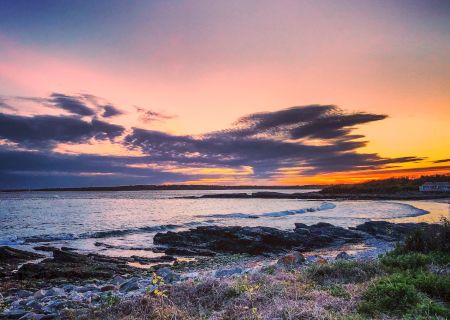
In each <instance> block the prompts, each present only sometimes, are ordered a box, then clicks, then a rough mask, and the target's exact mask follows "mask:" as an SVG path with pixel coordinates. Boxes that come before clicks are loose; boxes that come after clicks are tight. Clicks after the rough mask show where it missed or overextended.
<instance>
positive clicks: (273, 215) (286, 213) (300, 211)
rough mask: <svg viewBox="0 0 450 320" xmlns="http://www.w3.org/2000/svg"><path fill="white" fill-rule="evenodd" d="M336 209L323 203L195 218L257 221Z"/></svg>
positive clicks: (334, 206)
mask: <svg viewBox="0 0 450 320" xmlns="http://www.w3.org/2000/svg"><path fill="white" fill-rule="evenodd" d="M334 208H336V205H335V204H334V203H332V202H323V203H321V204H320V205H319V206H318V207H308V208H302V209H297V210H285V211H276V212H267V213H260V214H248V213H226V214H211V215H206V216H196V217H198V218H205V217H208V218H222V219H258V218H267V217H270V218H278V217H286V216H292V215H296V214H304V213H308V212H317V211H323V210H331V209H334Z"/></svg>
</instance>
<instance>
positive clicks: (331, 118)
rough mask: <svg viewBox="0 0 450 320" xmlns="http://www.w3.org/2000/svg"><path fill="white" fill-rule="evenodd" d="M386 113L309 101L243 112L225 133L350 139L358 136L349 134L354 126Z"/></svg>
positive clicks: (375, 119) (291, 137) (374, 119)
mask: <svg viewBox="0 0 450 320" xmlns="http://www.w3.org/2000/svg"><path fill="white" fill-rule="evenodd" d="M386 117H387V116H386V115H379V114H370V113H364V112H358V113H344V112H343V111H342V110H341V109H340V108H338V107H336V106H333V105H308V106H303V107H292V108H288V109H284V110H280V111H275V112H263V113H255V114H251V115H248V116H245V117H243V118H241V119H239V120H238V121H237V123H236V125H237V129H233V130H229V132H228V133H229V134H232V135H233V134H234V135H237V136H254V135H262V134H266V135H270V136H279V137H281V138H287V139H305V138H309V139H345V140H353V139H356V138H361V136H359V135H350V132H351V131H352V129H354V127H355V126H357V125H360V124H364V123H368V122H373V121H379V120H383V119H385V118H386Z"/></svg>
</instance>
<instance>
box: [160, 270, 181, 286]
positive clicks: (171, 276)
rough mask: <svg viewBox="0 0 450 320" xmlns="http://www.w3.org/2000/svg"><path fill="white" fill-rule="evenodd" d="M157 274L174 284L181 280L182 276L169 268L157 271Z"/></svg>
mask: <svg viewBox="0 0 450 320" xmlns="http://www.w3.org/2000/svg"><path fill="white" fill-rule="evenodd" d="M156 274H157V275H158V276H160V277H162V278H164V280H165V281H167V282H174V281H178V280H180V276H179V275H178V274H176V273H175V272H173V271H172V269H170V268H169V267H164V268H160V269H158V270H157V271H156Z"/></svg>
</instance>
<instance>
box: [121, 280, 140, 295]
mask: <svg viewBox="0 0 450 320" xmlns="http://www.w3.org/2000/svg"><path fill="white" fill-rule="evenodd" d="M138 280H139V278H137V277H133V278H131V279H129V280H127V281H126V282H124V283H122V284H121V285H120V288H119V290H120V292H130V291H134V290H138V289H139V284H138Z"/></svg>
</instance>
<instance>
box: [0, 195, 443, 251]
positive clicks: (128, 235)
mask: <svg viewBox="0 0 450 320" xmlns="http://www.w3.org/2000/svg"><path fill="white" fill-rule="evenodd" d="M258 191H276V192H284V193H296V192H308V191H314V190H305V189H301V190H295V189H291V190H267V189H266V190H254V189H252V190H220V191H217V190H201V191H197V190H196V191H192V190H177V191H172V190H171V191H123V192H121V191H109V192H84V191H76V192H68V191H62V192H16V193H0V245H8V246H14V247H17V248H22V249H27V250H34V249H33V248H34V247H36V246H42V245H47V246H53V247H63V246H64V247H70V248H73V249H75V250H77V251H79V252H83V253H90V252H93V253H99V254H103V255H109V256H123V257H127V256H142V257H152V256H155V255H157V254H156V253H155V252H153V249H154V248H155V246H154V244H153V237H154V235H155V234H156V233H158V232H166V231H180V230H186V229H189V228H195V227H197V226H208V225H220V226H268V227H274V228H279V229H284V230H291V229H293V228H294V223H296V222H301V223H305V224H308V225H311V224H315V223H318V222H328V223H331V224H334V225H337V226H342V227H353V226H356V225H358V224H361V223H364V222H366V221H370V220H386V221H391V222H437V221H439V219H441V218H442V217H448V216H449V215H450V209H449V208H450V204H449V200H448V199H444V200H442V199H441V200H433V201H430V200H428V201H365V200H364V201H363V200H357V201H354V200H352V201H345V200H344V201H336V200H321V201H317V200H314V201H313V200H294V199H251V198H248V199H214V198H203V199H185V198H183V197H192V196H202V195H205V194H215V193H236V192H239V193H244V192H245V193H253V192H258Z"/></svg>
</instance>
